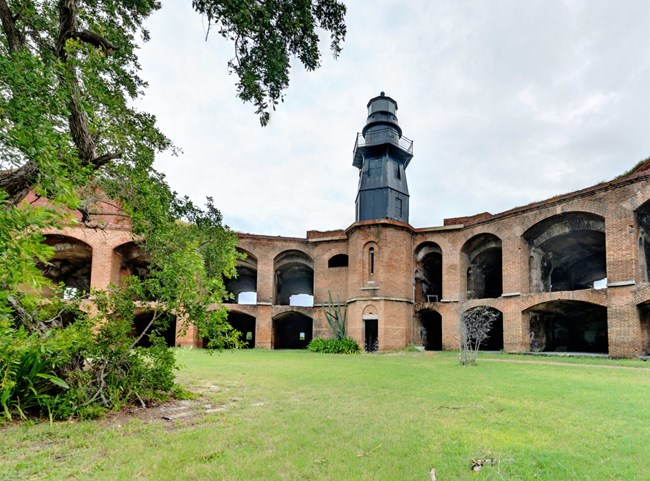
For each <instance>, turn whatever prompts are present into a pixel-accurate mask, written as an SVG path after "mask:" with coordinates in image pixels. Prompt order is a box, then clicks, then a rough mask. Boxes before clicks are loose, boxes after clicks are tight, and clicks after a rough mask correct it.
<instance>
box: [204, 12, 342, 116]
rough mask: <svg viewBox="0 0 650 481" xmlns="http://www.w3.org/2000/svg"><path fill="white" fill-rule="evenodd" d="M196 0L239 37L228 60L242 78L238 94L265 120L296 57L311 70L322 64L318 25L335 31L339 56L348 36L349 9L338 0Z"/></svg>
mask: <svg viewBox="0 0 650 481" xmlns="http://www.w3.org/2000/svg"><path fill="white" fill-rule="evenodd" d="M192 5H193V7H194V9H195V10H197V11H198V12H201V13H202V14H205V16H206V17H207V19H208V22H209V25H210V27H211V28H215V29H216V30H217V32H218V33H219V34H220V35H221V36H223V37H224V38H226V39H228V40H230V41H232V42H233V43H234V46H235V58H233V59H232V60H231V61H230V62H229V64H228V65H229V67H230V69H231V71H232V72H233V73H234V74H236V75H237V78H238V80H237V95H238V97H239V98H240V99H242V100H243V101H244V102H253V104H254V105H255V107H256V109H257V110H256V113H257V114H258V115H259V117H260V122H261V124H262V125H266V124H267V123H268V121H269V115H270V114H269V107H271V108H273V109H275V106H276V105H277V103H278V101H281V100H282V93H283V92H284V90H285V89H286V88H287V86H288V85H289V70H290V67H291V65H290V62H291V58H292V57H296V58H298V60H300V62H301V63H302V64H303V66H304V67H305V68H306V69H307V70H315V69H316V68H318V67H319V66H320V58H321V55H320V51H319V48H318V43H319V37H318V31H317V28H321V29H323V30H325V31H328V32H329V34H330V50H331V51H332V53H333V54H334V56H338V54H339V53H340V52H341V44H342V43H343V40H344V39H345V34H346V28H345V12H346V9H345V5H343V4H342V3H340V2H339V1H337V0H267V1H258V0H227V1H215V0H192Z"/></svg>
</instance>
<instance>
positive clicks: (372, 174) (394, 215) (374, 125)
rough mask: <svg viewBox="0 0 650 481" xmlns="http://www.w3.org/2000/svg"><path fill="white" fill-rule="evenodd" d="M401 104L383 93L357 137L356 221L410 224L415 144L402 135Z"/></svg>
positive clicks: (371, 105) (371, 103)
mask: <svg viewBox="0 0 650 481" xmlns="http://www.w3.org/2000/svg"><path fill="white" fill-rule="evenodd" d="M396 112H397V102H395V100H393V99H392V98H390V97H388V96H386V95H385V94H384V92H381V94H379V96H378V97H374V98H372V99H370V101H369V102H368V118H367V120H366V125H365V126H364V127H363V130H362V131H361V133H358V134H357V140H356V143H355V145H354V159H353V161H352V165H353V166H354V167H357V168H358V169H359V189H358V191H357V199H356V221H357V222H359V221H364V220H378V219H392V220H397V221H401V222H406V223H408V221H409V190H408V185H407V183H406V168H407V167H408V165H409V162H410V161H411V159H412V158H413V141H412V140H410V139H408V138H406V137H404V136H403V135H402V128H401V127H400V126H399V123H398V121H397V115H396Z"/></svg>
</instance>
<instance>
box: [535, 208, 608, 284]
mask: <svg viewBox="0 0 650 481" xmlns="http://www.w3.org/2000/svg"><path fill="white" fill-rule="evenodd" d="M523 237H524V239H526V241H527V242H528V245H529V247H530V258H529V264H530V291H531V292H557V291H574V290H579V289H592V288H594V287H599V286H601V285H602V284H603V282H604V281H605V280H606V277H607V263H606V251H605V220H604V219H603V218H602V217H600V216H598V215H595V214H590V213H587V212H568V213H566V214H560V215H556V216H553V217H550V218H548V219H545V220H543V221H541V222H538V223H537V224H535V225H534V226H532V227H531V228H530V229H528V230H527V231H526V232H525V233H524V235H523Z"/></svg>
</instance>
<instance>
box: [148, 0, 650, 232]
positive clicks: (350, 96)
mask: <svg viewBox="0 0 650 481" xmlns="http://www.w3.org/2000/svg"><path fill="white" fill-rule="evenodd" d="M345 3H346V5H347V7H348V13H347V16H346V24H347V27H348V35H347V40H346V42H345V44H344V47H343V52H342V54H341V56H340V57H339V59H338V60H333V59H332V57H331V55H330V54H329V52H326V53H325V54H324V56H323V62H322V63H323V65H322V67H321V68H320V69H319V70H317V71H315V72H310V73H307V72H305V71H304V70H303V69H302V67H301V66H299V64H297V63H296V64H295V66H294V68H293V70H292V72H291V84H290V86H289V89H288V91H287V92H286V96H285V101H284V103H283V104H281V105H280V106H279V108H278V110H277V111H276V112H274V113H273V114H272V117H271V123H270V125H269V126H268V127H265V128H262V127H260V125H259V121H258V118H257V117H256V115H255V114H254V108H253V106H252V105H248V104H243V103H242V102H241V101H239V100H238V99H237V98H236V96H235V95H236V93H235V87H234V85H235V79H234V78H233V77H232V76H230V75H229V74H228V69H227V65H226V64H227V62H228V60H229V59H230V58H232V56H233V50H232V45H231V44H229V43H227V42H226V41H225V40H223V39H222V38H221V37H220V36H218V35H214V34H213V35H211V37H210V38H209V39H208V41H207V42H205V41H204V33H205V20H204V19H202V18H201V16H199V15H198V14H196V13H195V12H193V11H192V9H191V2H190V1H189V0H187V1H179V0H171V1H168V2H163V4H164V6H163V9H162V10H161V11H159V12H158V13H156V14H155V15H154V16H153V17H152V18H151V19H150V20H149V22H148V24H147V25H148V28H149V29H150V31H151V41H150V42H149V43H147V44H146V45H145V46H144V47H143V49H142V51H141V56H140V59H141V63H142V67H143V77H144V78H145V79H147V80H148V81H149V84H150V85H149V89H148V91H147V95H146V96H145V98H144V100H143V101H142V109H143V110H146V111H149V112H151V113H153V114H154V115H156V117H157V118H158V122H159V125H160V127H161V129H162V130H163V131H164V132H165V133H166V134H167V135H168V136H169V137H170V138H171V139H172V140H173V141H174V142H175V144H176V145H177V146H179V147H180V148H182V149H183V154H182V155H181V156H180V157H171V156H169V155H161V156H160V157H159V158H158V160H157V167H158V168H159V169H160V170H162V171H163V172H165V173H166V174H167V178H168V181H169V183H170V184H171V186H172V188H174V189H175V190H176V191H178V192H179V193H180V194H185V195H189V196H190V197H192V199H194V200H196V201H198V202H203V199H204V198H205V196H213V197H214V200H215V204H216V205H217V206H218V207H219V208H220V209H221V211H222V213H223V215H224V220H225V223H226V224H228V225H229V226H230V227H231V228H232V229H234V230H236V231H240V232H250V233H257V234H269V235H285V236H300V237H303V236H304V235H305V232H306V231H307V230H312V229H315V230H329V229H339V228H346V227H348V226H349V225H350V224H351V223H352V222H354V200H355V196H356V189H357V182H358V170H357V169H356V168H354V167H352V149H353V147H354V141H355V136H356V133H357V132H358V131H360V130H361V128H362V127H363V125H364V123H365V120H366V115H367V111H366V103H367V102H368V100H369V99H370V98H371V97H374V96H376V95H378V94H379V92H380V91H382V90H383V91H385V92H386V94H387V95H390V96H391V97H393V98H394V99H395V100H396V101H397V103H398V105H399V110H398V112H397V115H398V118H399V122H400V125H401V126H402V129H403V132H404V135H405V136H407V137H409V138H411V139H413V140H414V154H415V155H414V158H413V160H412V162H411V164H410V165H409V168H408V170H407V172H406V175H407V178H408V183H409V189H410V194H411V198H410V223H411V224H412V225H413V226H415V227H428V226H435V225H441V224H442V220H443V218H445V217H457V216H464V215H472V214H476V213H479V212H485V211H488V212H491V213H497V212H501V211H504V210H507V209H510V208H512V207H516V206H519V205H523V204H527V203H530V202H533V201H537V200H543V199H545V198H548V197H551V196H553V195H556V194H561V193H565V192H570V191H572V190H576V189H579V188H583V187H588V186H590V185H593V184H595V183H598V182H600V181H603V180H609V179H611V178H613V177H615V176H616V175H618V174H620V173H622V172H623V171H625V170H627V169H629V168H630V167H632V166H633V165H634V164H635V163H636V162H638V161H639V160H642V159H644V158H647V157H649V156H650V36H649V35H648V29H649V25H650V2H648V1H647V0H638V1H634V0H618V1H610V0H588V1H586V0H584V1H580V0H564V1H561V0H540V1H535V0H527V1H521V0H472V1H470V0H421V1H420V0H409V1H403V0H401V1H400V0H372V1H370V0H348V1H346V2H345ZM323 46H324V48H327V44H326V43H325V44H324V45H323Z"/></svg>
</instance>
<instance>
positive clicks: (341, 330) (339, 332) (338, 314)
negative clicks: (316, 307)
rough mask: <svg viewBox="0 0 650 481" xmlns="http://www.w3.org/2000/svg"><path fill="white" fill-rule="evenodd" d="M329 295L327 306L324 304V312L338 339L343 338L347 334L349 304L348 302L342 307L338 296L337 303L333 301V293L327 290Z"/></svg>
mask: <svg viewBox="0 0 650 481" xmlns="http://www.w3.org/2000/svg"><path fill="white" fill-rule="evenodd" d="M327 294H328V296H329V299H328V302H327V308H325V306H323V313H324V314H325V318H326V319H327V323H328V324H329V326H330V328H331V329H332V333H334V337H335V338H336V339H343V338H345V336H346V333H345V323H346V320H347V317H348V306H347V304H346V305H345V306H344V308H343V309H341V300H340V299H338V298H337V300H336V304H334V302H333V301H332V293H331V292H330V291H327Z"/></svg>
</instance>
